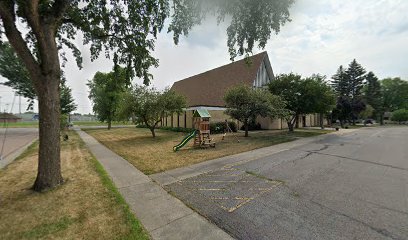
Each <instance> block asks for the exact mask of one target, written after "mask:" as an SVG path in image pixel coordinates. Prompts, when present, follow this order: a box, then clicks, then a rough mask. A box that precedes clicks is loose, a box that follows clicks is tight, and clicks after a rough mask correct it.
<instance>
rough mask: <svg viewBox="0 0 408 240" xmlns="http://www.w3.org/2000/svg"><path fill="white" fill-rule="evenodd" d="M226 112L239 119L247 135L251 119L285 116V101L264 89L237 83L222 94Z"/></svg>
mask: <svg viewBox="0 0 408 240" xmlns="http://www.w3.org/2000/svg"><path fill="white" fill-rule="evenodd" d="M224 101H225V103H226V107H227V110H226V113H227V114H228V115H230V116H231V117H232V118H235V119H237V120H239V121H241V122H242V123H243V124H244V127H245V136H246V137H248V124H249V122H250V121H251V120H255V119H256V118H257V117H258V116H261V117H271V118H276V117H283V116H286V114H287V111H286V110H285V102H284V101H283V100H282V99H281V98H280V97H278V96H275V95H273V94H271V93H270V92H268V91H266V90H264V89H253V88H251V87H249V86H246V85H238V86H236V87H233V88H231V89H229V90H228V91H227V92H226V93H225V96H224Z"/></svg>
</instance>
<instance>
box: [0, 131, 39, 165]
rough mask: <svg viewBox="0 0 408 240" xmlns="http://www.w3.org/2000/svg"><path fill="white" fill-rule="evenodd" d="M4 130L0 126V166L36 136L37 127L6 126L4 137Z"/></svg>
mask: <svg viewBox="0 0 408 240" xmlns="http://www.w3.org/2000/svg"><path fill="white" fill-rule="evenodd" d="M5 131H6V129H5V128H0V151H1V149H3V152H2V153H1V152H0V154H1V156H2V158H1V160H0V168H3V167H4V166H5V165H6V164H7V163H8V162H9V161H8V160H10V158H11V157H12V155H13V154H14V153H16V152H17V151H18V150H20V149H21V148H23V147H25V146H26V145H27V144H29V143H31V142H32V141H33V140H34V139H36V138H38V128H8V129H7V135H6V137H5ZM3 143H4V147H3Z"/></svg>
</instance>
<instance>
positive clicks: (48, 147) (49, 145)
mask: <svg viewBox="0 0 408 240" xmlns="http://www.w3.org/2000/svg"><path fill="white" fill-rule="evenodd" d="M44 78H45V79H44V80H43V81H44V84H42V86H41V88H40V89H39V94H38V109H39V122H40V123H39V140H40V146H39V153H38V154H39V156H38V173H37V178H36V180H35V183H34V186H33V189H34V190H35V191H39V192H42V191H46V190H48V189H52V188H54V187H56V186H58V185H60V184H62V183H63V178H62V174H61V159H60V104H59V103H60V96H59V95H60V94H59V79H54V78H59V76H45V77H44Z"/></svg>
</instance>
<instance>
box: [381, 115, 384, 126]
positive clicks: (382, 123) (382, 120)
mask: <svg viewBox="0 0 408 240" xmlns="http://www.w3.org/2000/svg"><path fill="white" fill-rule="evenodd" d="M380 125H381V126H382V125H384V113H380Z"/></svg>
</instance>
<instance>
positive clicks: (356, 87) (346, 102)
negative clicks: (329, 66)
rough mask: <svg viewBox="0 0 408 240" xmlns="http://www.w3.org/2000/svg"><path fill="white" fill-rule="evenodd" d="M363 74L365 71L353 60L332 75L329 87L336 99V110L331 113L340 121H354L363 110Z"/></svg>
mask: <svg viewBox="0 0 408 240" xmlns="http://www.w3.org/2000/svg"><path fill="white" fill-rule="evenodd" d="M365 73H366V70H365V69H364V68H363V67H362V66H361V65H360V64H359V63H358V62H357V61H356V59H353V61H352V62H351V63H350V64H349V66H348V68H347V69H343V66H340V67H339V69H338V70H337V72H336V74H335V75H333V77H332V82H331V85H332V87H333V89H334V90H335V92H336V94H337V97H338V99H337V105H336V109H335V110H334V111H333V112H334V113H335V114H334V115H335V116H337V117H339V119H340V120H345V119H352V120H353V121H354V120H355V119H356V118H357V116H358V115H359V113H360V112H361V111H363V110H364V109H365V103H364V101H363V100H362V98H363V95H362V89H363V87H364V81H365V79H366V75H365ZM341 108H344V109H341Z"/></svg>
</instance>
